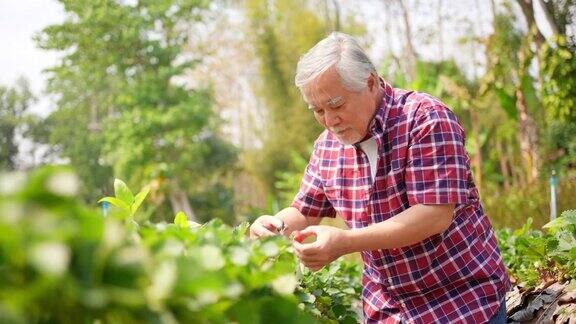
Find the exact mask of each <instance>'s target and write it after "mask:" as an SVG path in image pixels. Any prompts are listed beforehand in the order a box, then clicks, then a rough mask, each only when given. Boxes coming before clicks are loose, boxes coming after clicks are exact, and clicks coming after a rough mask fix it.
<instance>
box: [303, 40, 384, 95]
mask: <svg viewBox="0 0 576 324" xmlns="http://www.w3.org/2000/svg"><path fill="white" fill-rule="evenodd" d="M332 66H334V67H335V68H336V72H337V73H338V76H340V81H341V82H342V86H344V88H346V89H348V90H350V91H360V90H362V89H364V88H365V87H366V82H367V80H368V78H369V77H370V75H371V74H375V75H376V74H377V73H376V68H375V67H374V64H372V62H371V61H370V59H369V58H368V55H366V53H365V52H364V50H363V49H362V47H360V45H359V44H358V42H357V41H356V39H355V38H354V37H352V36H350V35H348V34H344V33H340V32H333V33H331V34H330V35H328V37H326V38H324V39H323V40H321V41H320V42H318V43H317V44H316V45H314V47H312V48H311V49H310V50H309V51H308V52H307V53H306V54H304V55H303V56H302V57H301V58H300V61H298V67H297V68H296V77H295V78H294V83H295V84H296V86H297V87H298V88H299V89H300V92H301V93H302V94H304V91H303V90H304V88H305V87H306V86H307V85H308V84H309V83H310V82H311V81H313V80H314V79H316V78H317V77H318V76H320V75H321V74H322V73H324V72H326V70H328V69H330V68H331V67H332Z"/></svg>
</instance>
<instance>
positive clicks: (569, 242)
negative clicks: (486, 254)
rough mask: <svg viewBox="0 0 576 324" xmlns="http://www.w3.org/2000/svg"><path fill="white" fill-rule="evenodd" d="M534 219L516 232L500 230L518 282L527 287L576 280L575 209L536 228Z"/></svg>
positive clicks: (503, 248)
mask: <svg viewBox="0 0 576 324" xmlns="http://www.w3.org/2000/svg"><path fill="white" fill-rule="evenodd" d="M531 227H532V219H531V218H530V219H528V221H527V222H526V224H525V225H524V226H523V227H522V228H520V229H518V230H515V231H511V230H510V229H501V230H498V231H497V233H496V234H497V235H496V236H497V239H498V243H499V246H500V249H501V251H502V258H503V260H504V262H505V264H506V266H507V267H508V270H509V271H510V272H511V274H512V275H513V276H514V277H515V278H516V279H517V281H519V282H521V283H524V284H525V285H527V286H535V285H537V284H538V283H541V282H545V281H549V280H558V281H561V282H564V281H567V280H571V279H576V210H569V211H565V212H564V213H562V215H561V216H560V217H558V218H556V219H555V220H553V221H551V222H549V223H548V224H546V225H545V226H544V230H545V231H544V232H542V231H539V230H534V229H532V228H531Z"/></svg>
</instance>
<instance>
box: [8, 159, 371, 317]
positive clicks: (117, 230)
mask: <svg viewBox="0 0 576 324" xmlns="http://www.w3.org/2000/svg"><path fill="white" fill-rule="evenodd" d="M0 179H2V182H1V183H0V277H2V278H3V280H2V282H0V297H1V298H0V321H1V322H4V323H27V322H59V323H73V322H78V321H83V322H93V321H103V322H111V323H133V322H145V321H146V322H150V321H152V322H159V323H176V322H190V323H230V322H237V323H268V322H271V321H280V322H282V323H314V322H318V321H320V322H335V321H336V320H338V319H341V318H344V317H346V316H347V317H346V318H348V320H351V319H352V317H351V316H353V312H352V311H350V310H349V309H348V307H349V306H350V305H352V301H353V298H354V296H356V297H358V295H356V294H355V293H356V292H357V291H358V287H359V282H358V279H359V278H358V275H359V273H360V272H359V269H358V268H357V266H351V265H347V264H338V263H335V264H333V265H332V266H330V268H328V269H324V270H322V271H321V272H318V273H314V274H311V273H305V277H304V279H303V285H302V287H300V288H298V289H297V286H298V280H297V277H296V274H295V273H294V270H295V268H296V265H297V264H296V259H295V256H294V255H293V253H292V251H291V245H290V243H289V241H288V240H287V239H286V238H284V237H271V238H265V239H261V240H250V239H248V238H247V236H246V235H245V232H246V230H247V228H248V224H246V223H245V224H242V225H240V226H238V227H236V228H230V227H229V226H227V225H224V224H222V222H221V221H219V220H213V221H211V222H208V223H206V224H203V225H200V224H196V223H193V222H190V221H188V220H187V217H186V216H185V215H184V214H183V213H179V214H177V215H176V217H175V219H174V223H172V224H166V223H158V224H153V223H150V222H147V221H143V220H142V221H140V222H135V221H134V220H135V219H138V216H136V215H137V212H138V209H139V207H140V204H141V203H142V201H143V200H144V198H145V197H146V195H147V194H148V189H147V188H145V189H144V190H142V191H141V192H140V193H138V194H136V195H134V194H133V193H132V192H131V191H130V190H129V189H128V187H127V186H126V185H125V184H124V183H123V182H122V181H119V180H116V181H115V183H114V187H115V196H114V197H105V198H103V199H102V200H101V201H102V202H108V203H110V204H112V205H113V206H114V207H113V208H112V210H111V212H110V213H109V215H108V216H107V217H103V216H101V215H99V214H97V213H96V212H95V211H93V210H91V209H89V208H86V207H85V206H84V205H83V204H81V203H79V202H78V200H77V199H76V198H75V195H76V194H77V192H78V188H79V183H78V179H77V178H76V177H75V176H74V174H73V173H71V172H70V171H69V170H68V169H64V168H60V167H58V168H56V167H51V168H42V169H38V170H36V171H34V172H33V173H31V174H29V175H26V174H8V175H5V176H3V177H2V178H0ZM348 288H351V289H348ZM296 289H297V294H296V295H294V294H293V293H294V291H295V290H296ZM334 289H336V290H338V291H337V292H336V291H334ZM340 290H341V291H340ZM312 295H313V296H315V298H316V303H315V302H314V301H312V300H311V296H312ZM327 296H334V298H333V300H332V301H331V302H328V301H327V299H326V298H327ZM299 304H302V305H301V306H298V305H299ZM302 309H304V310H306V312H303V311H302Z"/></svg>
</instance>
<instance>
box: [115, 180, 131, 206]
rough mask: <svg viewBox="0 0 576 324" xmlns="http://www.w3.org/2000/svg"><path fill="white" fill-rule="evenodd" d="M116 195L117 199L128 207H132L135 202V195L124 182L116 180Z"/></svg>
mask: <svg viewBox="0 0 576 324" xmlns="http://www.w3.org/2000/svg"><path fill="white" fill-rule="evenodd" d="M114 194H115V195H116V198H118V199H120V200H122V201H123V202H125V203H126V204H127V205H128V206H130V205H132V203H133V202H134V195H133V194H132V191H130V189H128V186H126V184H125V183H124V181H122V180H120V179H115V180H114ZM128 210H130V209H128Z"/></svg>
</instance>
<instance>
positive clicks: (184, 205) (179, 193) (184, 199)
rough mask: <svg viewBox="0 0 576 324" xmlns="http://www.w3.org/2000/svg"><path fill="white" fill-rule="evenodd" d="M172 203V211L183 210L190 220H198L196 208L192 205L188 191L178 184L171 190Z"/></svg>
mask: <svg viewBox="0 0 576 324" xmlns="http://www.w3.org/2000/svg"><path fill="white" fill-rule="evenodd" d="M169 197H170V205H171V206H172V212H174V214H176V213H178V212H180V211H182V212H184V214H186V217H188V220H190V221H193V222H198V220H197V219H196V215H195V214H194V210H193V209H192V206H191V205H190V201H189V200H188V195H187V194H186V192H185V191H184V190H182V189H180V187H179V186H178V185H175V188H174V189H173V190H171V191H170V196H169Z"/></svg>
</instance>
